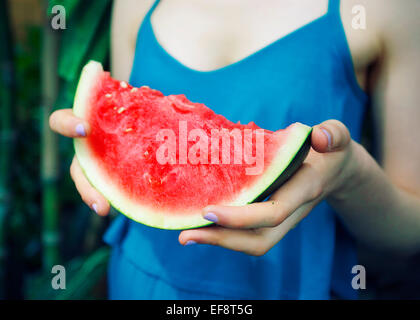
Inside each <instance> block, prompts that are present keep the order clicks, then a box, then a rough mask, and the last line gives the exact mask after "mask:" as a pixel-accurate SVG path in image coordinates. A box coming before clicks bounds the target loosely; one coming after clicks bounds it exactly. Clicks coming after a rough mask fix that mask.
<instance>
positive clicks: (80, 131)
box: [76, 123, 86, 137]
mask: <svg viewBox="0 0 420 320" xmlns="http://www.w3.org/2000/svg"><path fill="white" fill-rule="evenodd" d="M76 133H77V134H78V135H79V136H82V137H85V136H86V131H85V127H84V126H83V124H81V123H79V124H78V125H77V126H76Z"/></svg>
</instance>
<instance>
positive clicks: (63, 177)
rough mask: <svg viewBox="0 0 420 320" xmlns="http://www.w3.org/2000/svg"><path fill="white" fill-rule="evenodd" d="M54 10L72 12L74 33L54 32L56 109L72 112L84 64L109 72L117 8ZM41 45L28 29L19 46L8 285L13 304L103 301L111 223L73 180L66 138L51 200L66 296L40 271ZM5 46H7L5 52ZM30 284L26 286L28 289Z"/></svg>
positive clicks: (55, 1)
mask: <svg viewBox="0 0 420 320" xmlns="http://www.w3.org/2000/svg"><path fill="white" fill-rule="evenodd" d="M0 1H1V0H0ZM47 3H48V8H47V10H48V15H49V16H50V18H51V9H52V7H53V6H54V5H63V6H64V8H65V9H66V27H67V28H66V29H65V30H56V31H54V32H57V33H58V36H59V37H60V46H59V48H58V50H59V52H57V54H58V57H59V60H58V70H57V72H58V75H59V77H60V82H59V92H58V98H57V101H56V103H55V105H54V107H55V108H69V107H71V106H72V101H73V97H74V93H75V88H76V86H77V80H78V77H79V74H80V71H81V68H82V67H83V66H84V64H85V63H86V62H87V61H89V60H91V59H94V60H98V61H101V62H102V63H103V64H104V66H105V67H107V65H108V59H109V47H110V39H109V38H110V16H111V15H110V13H111V5H112V1H111V0H100V1H82V0H50V1H48V2H47ZM42 39H43V29H42V27H41V26H28V29H27V32H26V39H25V41H24V43H18V44H16V45H14V47H13V53H14V57H13V58H14V67H15V68H14V69H15V78H16V84H17V95H16V97H15V100H14V102H13V103H14V106H13V108H12V110H13V119H14V128H13V129H14V130H15V132H16V133H17V134H16V135H15V143H14V144H13V145H14V157H13V166H12V168H13V172H11V174H12V176H13V180H12V183H11V185H10V193H12V194H13V197H14V201H13V203H12V208H11V215H10V217H9V219H8V223H7V245H8V247H9V251H10V255H9V256H8V259H7V270H8V273H9V275H11V276H10V277H9V278H8V280H7V281H8V283H7V284H6V291H7V296H6V297H8V298H22V297H25V298H39V299H44V298H45V299H47V298H52V299H84V298H104V297H105V293H104V290H102V291H101V292H99V293H98V292H96V291H95V288H97V287H98V283H99V285H100V283H101V281H103V278H104V276H105V270H106V263H107V257H108V249H107V248H104V247H102V245H103V244H102V243H101V241H100V239H101V237H102V233H103V231H104V229H105V227H106V223H107V222H108V220H107V219H105V220H104V219H100V222H99V223H100V225H99V226H98V222H97V221H96V220H95V218H96V217H94V216H93V215H92V213H91V211H90V209H89V208H88V207H87V206H86V205H84V204H83V203H82V201H81V199H80V196H79V195H78V194H77V191H76V189H75V187H74V184H73V182H72V180H71V179H70V175H69V166H70V163H71V159H72V158H73V155H74V150H73V146H72V142H71V140H70V139H68V138H63V137H60V138H59V145H58V150H54V148H53V151H54V152H56V153H57V154H58V157H59V162H58V164H59V168H58V169H59V170H58V173H59V176H58V180H57V181H56V186H57V187H56V191H57V192H54V193H52V195H53V196H54V197H56V199H54V202H57V203H58V204H59V210H57V212H58V214H59V215H58V216H57V218H58V221H59V227H60V228H59V232H60V256H61V258H62V259H61V260H60V263H61V264H63V265H64V266H66V269H67V276H68V278H67V290H64V291H63V292H57V291H55V290H54V292H53V291H51V278H52V276H53V275H51V274H50V273H49V272H45V271H41V270H42V269H41V261H42V259H41V258H42V254H43V250H44V249H45V248H43V244H42V242H41V238H42V236H41V235H42V232H43V229H42V217H43V212H42V207H41V199H42V194H43V185H42V183H41V177H40V174H41V173H40V166H41V155H42V152H43V150H41V148H42V146H41V144H40V136H41V132H42V130H41V125H42V121H41V117H40V115H41V112H40V111H41V108H40V105H41V92H42V90H43V88H42V82H41V81H40V79H41V59H42V58H41V54H40V53H41V52H42V49H43V48H42ZM5 45H6V44H5V43H2V47H5ZM4 80H5V79H4V77H2V78H1V79H0V81H1V88H5V85H4ZM50 151H51V148H50ZM0 174H1V173H0ZM52 202H53V201H52ZM0 205H1V203H0ZM0 264H1V261H0ZM0 267H2V266H1V265H0ZM0 269H1V268H0ZM46 271H48V270H46ZM0 274H1V272H0ZM22 274H25V277H22ZM26 280H28V281H27V283H26V285H25V286H22V284H23V283H25V281H26ZM2 286H3V288H2ZM24 288H25V290H26V291H24ZM2 289H3V291H4V284H2V283H1V282H0V291H2Z"/></svg>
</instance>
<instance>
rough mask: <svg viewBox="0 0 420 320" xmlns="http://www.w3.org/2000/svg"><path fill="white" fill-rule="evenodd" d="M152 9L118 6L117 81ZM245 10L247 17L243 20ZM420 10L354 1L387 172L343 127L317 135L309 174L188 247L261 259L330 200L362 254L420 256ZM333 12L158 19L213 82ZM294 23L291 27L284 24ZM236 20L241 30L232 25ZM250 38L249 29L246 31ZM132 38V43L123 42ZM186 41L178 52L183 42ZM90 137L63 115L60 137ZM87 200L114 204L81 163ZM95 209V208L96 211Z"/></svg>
mask: <svg viewBox="0 0 420 320" xmlns="http://www.w3.org/2000/svg"><path fill="white" fill-rule="evenodd" d="M151 4H152V1H135V0H124V1H121V0H119V1H116V2H115V7H114V11H113V24H112V72H113V76H114V77H116V78H119V79H121V80H128V77H129V74H130V70H131V65H132V61H133V56H134V49H135V41H136V36H137V30H138V28H139V25H140V23H141V21H142V19H143V17H144V15H145V13H146V12H147V10H148V9H149V8H150V6H151ZM354 5H363V6H364V7H365V8H366V12H367V29H366V30H355V29H353V28H352V27H351V21H352V18H353V14H352V10H351V9H352V7H353V6H354ZM239 8H240V10H239ZM419 9H420V2H418V1H416V0H406V1H404V3H403V2H402V1H398V0H389V1H387V5H386V6H384V5H383V3H382V0H365V1H361V0H357V1H354V0H343V1H342V4H341V9H340V11H341V17H342V21H343V25H344V29H345V32H346V36H347V41H348V44H349V48H350V52H351V56H352V59H353V64H354V71H355V74H356V77H357V80H358V82H359V84H360V86H361V88H363V89H365V90H366V91H367V93H368V94H369V95H370V97H371V99H372V113H373V122H374V132H375V141H376V142H377V145H378V154H379V156H378V158H379V162H377V161H376V160H375V159H374V158H373V157H372V156H371V155H370V154H369V153H368V152H367V151H366V150H365V149H364V148H363V147H362V146H361V145H360V144H358V143H356V142H355V141H353V140H352V139H351V137H350V135H349V132H348V130H347V128H346V127H345V126H344V125H343V124H342V123H341V122H339V121H337V120H328V121H325V122H323V123H321V124H319V125H317V126H315V127H314V130H313V133H312V149H311V151H310V153H309V155H308V158H307V159H306V160H305V162H304V164H303V166H302V167H301V168H300V169H299V171H298V172H297V173H296V174H295V175H294V176H293V177H292V179H290V180H289V181H288V182H287V183H286V184H285V185H284V186H282V188H280V189H279V190H278V191H277V192H276V193H275V194H274V195H273V196H272V199H271V201H267V202H265V203H256V204H251V205H247V206H242V207H223V206H208V207H206V208H205V209H204V210H203V216H204V217H210V218H212V219H215V217H216V218H217V224H216V225H215V226H212V227H206V228H201V229H193V230H185V231H182V232H181V233H180V235H179V241H180V243H181V244H184V245H185V244H193V243H198V244H200V243H206V244H212V245H217V246H222V247H225V248H228V249H232V250H236V251H242V252H245V253H247V254H251V255H256V256H260V255H263V254H265V253H266V252H267V251H268V250H270V248H271V247H272V246H274V245H275V244H276V243H277V242H279V241H280V240H281V239H282V238H283V237H284V235H285V234H287V232H288V231H290V230H291V229H292V228H293V227H294V226H295V225H296V224H298V223H299V222H300V221H301V220H302V219H303V218H304V217H306V216H307V215H308V214H309V213H310V212H311V210H312V208H314V206H316V205H317V204H318V203H319V202H320V201H322V200H324V199H326V200H327V201H328V202H329V203H330V204H331V205H332V206H333V207H334V208H335V210H336V211H337V213H338V214H339V216H340V218H341V219H342V221H343V222H344V223H345V224H346V226H347V227H348V229H349V231H350V232H351V233H352V234H353V236H354V237H355V238H356V239H357V240H358V241H360V242H362V243H364V244H366V245H368V246H370V247H373V248H375V249H376V250H386V251H390V252H393V253H397V254H400V255H404V256H410V255H412V254H414V253H416V252H418V251H419V250H420V148H419V147H418V141H419V140H420V132H419V130H415V128H417V125H418V120H419V119H420V108H419V106H418V103H417V102H418V101H420V91H419V90H418V88H417V87H416V86H418V83H419V79H418V75H419V74H420V61H419V60H420V59H418V57H419V54H420V35H419V31H418V30H420V21H419V19H418V15H417V12H419ZM325 11H326V1H325V0H317V1H314V0H308V1H307V0H303V1H299V2H298V1H290V0H287V1H286V0H284V1H265V2H264V5H259V6H258V5H256V4H255V2H254V1H251V0H240V1H239V0H232V1H230V2H229V4H226V1H222V0H213V1H211V2H209V1H205V0H197V1H194V4H193V5H192V3H191V1H187V0H176V1H175V0H174V1H164V2H162V3H161V4H160V5H159V6H158V7H157V9H156V11H155V12H154V14H153V16H152V25H153V28H154V31H155V33H156V36H157V38H158V40H159V42H160V43H161V45H162V46H163V47H164V48H165V49H166V50H167V51H168V53H170V54H171V55H173V56H174V57H175V58H176V59H178V60H179V61H180V62H181V63H183V64H184V65H186V66H188V67H190V68H193V69H197V70H202V71H206V70H213V69H217V68H220V67H223V66H225V65H228V64H231V63H233V62H235V61H239V60H241V59H243V58H244V57H246V56H248V55H249V54H252V53H253V52H255V51H257V50H259V49H260V48H262V47H264V46H265V45H267V44H269V43H271V42H273V41H275V40H276V39H278V38H280V37H282V36H284V35H286V34H288V33H290V32H291V31H293V30H295V29H297V28H299V27H301V26H302V25H305V24H306V23H308V22H310V21H312V20H314V19H316V18H318V17H320V16H321V15H323V14H324V13H325ZM280 14H281V15H282V16H281V17H282V19H279V15H280ZM228 17H233V18H228ZM238 26H240V28H238ZM122 35H124V36H122ZM174 39H175V40H176V41H174ZM78 124H82V125H83V127H84V129H85V134H89V131H90V128H89V125H88V124H87V123H86V122H84V121H83V120H82V119H78V118H76V117H74V116H73V114H72V112H71V110H70V109H66V110H59V111H56V112H54V113H53V114H52V115H51V117H50V126H51V128H52V129H53V130H54V131H56V132H58V133H60V134H62V135H65V136H68V137H80V136H81V135H80V130H78V131H79V133H78V132H77V130H76V126H77V125H78ZM70 172H71V176H72V178H73V180H74V182H75V185H76V188H77V190H78V191H79V193H80V195H81V197H82V199H83V201H84V202H86V203H87V204H88V205H89V206H90V207H91V208H93V209H94V210H95V211H96V212H97V213H98V214H99V215H106V214H107V213H108V211H109V208H110V207H109V204H108V202H107V201H106V199H104V198H103V197H102V195H101V194H100V193H99V192H98V191H96V190H95V189H94V188H92V186H91V185H90V184H89V182H88V181H87V180H86V178H85V177H84V175H83V173H82V171H81V169H80V167H79V164H78V162H77V160H76V159H74V160H73V163H72V165H71V168H70ZM94 204H95V205H94Z"/></svg>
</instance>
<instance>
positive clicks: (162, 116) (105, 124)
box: [74, 62, 311, 229]
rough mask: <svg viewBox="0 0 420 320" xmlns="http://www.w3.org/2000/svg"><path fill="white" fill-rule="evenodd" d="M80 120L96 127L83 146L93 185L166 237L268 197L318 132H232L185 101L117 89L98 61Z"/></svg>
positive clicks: (79, 100) (81, 93) (297, 128)
mask: <svg viewBox="0 0 420 320" xmlns="http://www.w3.org/2000/svg"><path fill="white" fill-rule="evenodd" d="M244 108H246V106H244ZM74 113H75V114H76V115H77V116H79V117H82V118H84V119H86V120H87V121H88V122H89V124H90V126H91V133H90V135H89V136H88V137H87V138H80V139H76V140H75V149H76V155H77V157H78V160H79V162H80V164H81V167H82V169H83V170H84V173H85V175H86V176H87V178H88V179H89V181H90V182H91V183H92V184H93V185H94V186H95V187H96V188H97V189H98V190H99V191H100V192H101V193H102V194H103V195H104V196H105V197H106V198H107V199H108V200H109V201H110V202H111V204H112V205H113V206H114V207H116V208H117V209H119V210H120V211H121V212H122V213H124V214H125V215H127V216H128V217H130V218H131V219H134V220H136V221H138V222H141V223H144V224H146V225H149V226H153V227H158V228H164V229H185V228H193V227H198V226H203V225H207V224H209V223H210V222H208V221H206V220H204V219H203V218H202V215H201V210H202V209H203V208H204V207H205V206H206V205H209V204H226V205H243V204H246V203H249V202H252V201H254V200H256V199H258V198H261V195H264V193H266V194H265V196H267V195H268V193H267V192H268V191H270V192H272V191H273V190H269V189H270V187H271V188H273V186H274V185H275V184H276V181H277V182H278V180H279V177H280V176H282V177H283V178H282V179H283V180H285V179H286V178H287V176H288V175H290V174H291V173H292V172H286V171H287V170H286V169H288V168H289V169H290V167H296V168H297V167H298V165H299V164H300V163H301V162H302V161H303V159H304V157H305V156H306V153H307V149H308V137H309V135H310V132H311V128H310V127H308V126H305V125H302V124H299V123H296V124H293V125H291V126H289V127H288V128H286V129H284V130H279V131H276V132H272V131H268V130H263V129H261V128H259V127H258V126H257V125H256V124H255V123H253V122H251V123H249V124H246V125H243V124H239V123H233V122H231V121H229V120H228V119H226V118H225V117H223V116H221V115H218V114H215V113H214V112H213V111H212V110H211V109H209V108H208V107H206V106H205V105H204V104H201V103H194V102H191V101H189V100H188V99H187V98H186V97H185V96H184V95H170V96H164V95H163V94H162V93H161V92H159V91H157V90H154V89H150V88H148V87H145V86H144V87H141V88H135V87H132V86H130V85H129V84H127V83H126V82H124V81H118V80H115V79H113V78H112V77H111V76H110V74H109V73H108V72H104V71H103V69H102V66H101V65H100V64H99V63H97V62H90V63H89V64H88V65H86V66H85V68H84V70H83V72H82V75H81V78H80V81H79V85H78V89H77V93H76V97H75V103H74ZM224 143H226V144H224ZM229 144H230V145H229ZM303 147H304V148H303ZM303 149H305V150H303ZM299 152H300V154H301V155H300V156H299V157H298V158H299V159H297V157H296V155H297V154H299ZM302 153H303V155H302ZM292 164H293V166H292ZM296 168H294V170H296ZM289 171H290V170H289ZM277 184H278V183H277ZM259 200H261V199H259Z"/></svg>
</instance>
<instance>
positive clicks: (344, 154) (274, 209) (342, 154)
mask: <svg viewBox="0 0 420 320" xmlns="http://www.w3.org/2000/svg"><path fill="white" fill-rule="evenodd" d="M311 138H312V148H311V150H310V152H309V154H308V157H307V158H306V160H305V161H304V163H303V164H302V166H301V168H300V169H299V170H298V171H297V172H296V173H295V175H293V176H292V178H291V179H290V180H289V181H287V182H286V183H285V184H284V185H283V186H282V187H281V188H280V189H279V190H278V191H277V192H276V193H274V194H273V195H272V197H271V199H270V200H269V201H266V202H263V203H253V204H249V205H245V206H212V205H211V206H208V207H206V208H205V209H204V211H203V216H204V218H205V219H207V220H210V221H212V222H215V223H216V225H213V226H210V227H206V228H201V229H192V230H185V231H182V232H181V233H180V235H179V241H180V243H181V244H184V245H189V244H194V243H201V244H212V245H217V246H222V247H225V248H228V249H232V250H236V251H242V252H245V253H247V254H251V255H256V256H260V255H263V254H265V253H266V252H267V251H268V250H270V249H271V248H272V247H273V246H274V245H275V244H276V243H277V242H279V241H280V240H281V239H282V238H283V237H284V236H285V235H286V233H287V232H289V230H291V229H292V228H294V226H295V225H296V224H297V223H299V222H300V221H301V220H302V219H303V218H304V217H306V216H307V215H308V213H309V212H310V211H311V210H312V209H313V208H314V207H315V205H316V204H318V203H319V202H320V201H321V200H323V199H324V198H326V197H327V196H330V195H334V193H338V192H339V191H340V190H341V189H342V187H343V186H344V183H346V184H347V182H348V180H351V179H352V177H353V171H354V168H355V165H354V162H355V161H354V160H355V155H354V153H355V152H354V150H355V149H356V148H355V147H354V145H355V143H354V142H353V141H352V140H351V138H350V134H349V132H348V130H347V128H346V127H345V126H344V124H342V123H341V122H339V121H337V120H328V121H326V122H323V123H322V124H320V125H317V126H315V127H314V128H313V132H312V137H311Z"/></svg>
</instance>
